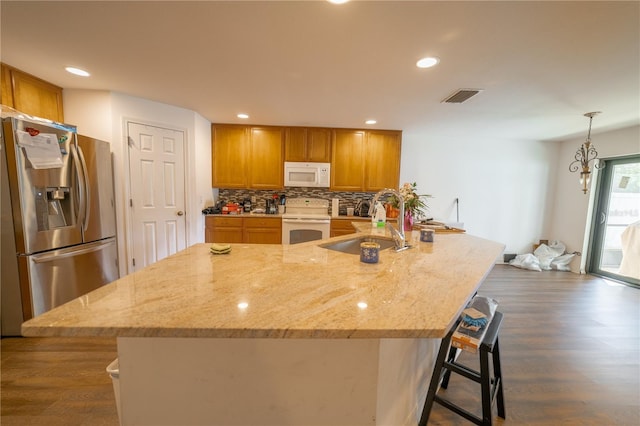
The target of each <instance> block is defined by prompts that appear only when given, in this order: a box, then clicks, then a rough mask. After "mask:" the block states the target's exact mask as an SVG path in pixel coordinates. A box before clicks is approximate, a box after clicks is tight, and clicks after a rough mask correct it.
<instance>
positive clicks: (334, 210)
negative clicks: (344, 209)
mask: <svg viewBox="0 0 640 426" xmlns="http://www.w3.org/2000/svg"><path fill="white" fill-rule="evenodd" d="M339 214H340V199H338V198H332V199H331V216H333V217H338V215H339Z"/></svg>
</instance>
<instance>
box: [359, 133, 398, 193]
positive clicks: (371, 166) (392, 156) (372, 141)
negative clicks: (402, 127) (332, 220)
mask: <svg viewBox="0 0 640 426" xmlns="http://www.w3.org/2000/svg"><path fill="white" fill-rule="evenodd" d="M401 145H402V134H401V133H400V132H396V131H387V130H370V131H368V132H367V142H366V145H365V150H364V190H365V191H380V190H381V189H384V188H394V189H398V185H399V180H400V150H401Z"/></svg>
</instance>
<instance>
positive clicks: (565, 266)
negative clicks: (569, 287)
mask: <svg viewBox="0 0 640 426" xmlns="http://www.w3.org/2000/svg"><path fill="white" fill-rule="evenodd" d="M574 257H575V254H573V253H567V254H563V255H562V256H558V257H556V258H555V259H553V260H552V261H551V265H550V266H551V269H555V270H557V271H565V272H569V271H571V267H569V264H570V263H571V261H572V260H573V258H574Z"/></svg>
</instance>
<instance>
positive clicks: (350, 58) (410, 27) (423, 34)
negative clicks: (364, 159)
mask: <svg viewBox="0 0 640 426" xmlns="http://www.w3.org/2000/svg"><path fill="white" fill-rule="evenodd" d="M0 8H1V9H0V14H1V20H2V21H1V23H2V26H1V36H2V41H1V49H2V50H1V51H0V53H1V59H2V62H4V63H6V64H9V65H11V66H14V67H16V68H19V69H21V70H23V71H26V72H29V73H31V74H34V75H36V76H38V77H40V78H43V79H45V80H47V81H50V82H52V83H54V84H56V85H59V86H61V87H63V88H65V89H67V88H82V89H99V90H110V91H115V92H120V93H124V94H127V95H132V96H136V97H142V98H146V99H149V100H153V101H158V102H162V103H167V104H171V105H175V106H179V107H183V108H187V109H189V110H193V111H195V112H197V113H199V114H201V115H202V116H203V117H205V118H206V119H208V120H210V121H212V122H217V123H236V122H242V120H240V119H238V118H237V117H236V114H237V113H240V112H244V113H247V114H249V115H250V118H249V119H248V120H246V121H247V122H249V123H252V124H273V125H303V126H331V127H356V128H363V127H367V125H365V124H364V121H365V120H366V119H369V118H374V119H376V120H377V121H378V123H377V124H376V125H373V126H369V127H373V128H380V129H396V130H403V131H404V132H405V135H407V134H412V135H419V136H420V137H422V138H424V139H425V141H428V140H431V141H435V142H442V143H445V142H446V140H448V139H453V138H468V139H469V141H470V142H473V141H474V140H481V139H482V138H497V139H509V140H516V141H518V140H525V141H526V140H561V139H566V138H568V137H574V136H578V135H581V136H582V135H585V134H586V130H587V127H588V119H587V118H585V117H583V114H584V113H586V112H589V111H603V114H602V115H599V116H597V117H596V118H595V119H594V123H593V129H594V133H597V132H599V131H604V130H611V129H616V128H623V127H627V126H631V125H636V124H638V123H639V122H640V77H639V76H640V25H639V22H640V3H639V2H637V1H630V2H614V1H605V2H579V1H570V2H559V1H546V2H541V1H534V2H524V1H505V2H500V1H497V2H483V1H471V2H454V1H452V2H433V1H408V2H400V1H352V2H350V3H346V4H343V5H333V4H330V3H328V2H325V1H284V2H279V1H261V2H249V1H225V2H222V1H221V2H217V1H199V2H186V1H174V2H169V1H153V2H151V1H142V2H117V1H106V2H104V1H102V2H101V1H83V2H61V1H49V2H31V1H17V2H14V1H8V0H3V1H2V2H1V3H0ZM423 56H437V57H438V58H440V63H439V64H438V65H437V66H436V67H433V68H430V69H419V68H417V67H416V66H415V63H416V61H417V60H418V59H420V58H421V57H423ZM65 66H76V67H80V68H84V69H86V70H88V71H89V72H90V73H91V77H89V78H81V77H77V76H73V75H70V74H68V73H66V72H65V71H64V67H65ZM460 88H474V89H482V92H480V93H479V94H478V95H476V96H474V97H472V98H471V99H469V100H468V101H466V102H464V103H461V104H445V103H442V102H441V101H442V100H443V99H444V98H446V97H448V96H449V95H451V94H452V93H453V92H454V91H456V90H457V89H460Z"/></svg>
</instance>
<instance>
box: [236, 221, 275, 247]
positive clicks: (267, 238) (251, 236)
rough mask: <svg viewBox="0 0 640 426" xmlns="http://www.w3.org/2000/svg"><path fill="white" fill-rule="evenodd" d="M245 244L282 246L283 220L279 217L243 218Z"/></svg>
mask: <svg viewBox="0 0 640 426" xmlns="http://www.w3.org/2000/svg"><path fill="white" fill-rule="evenodd" d="M243 221H244V227H243V238H242V240H243V242H245V243H249V244H282V219H281V218H279V217H246V218H243Z"/></svg>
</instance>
